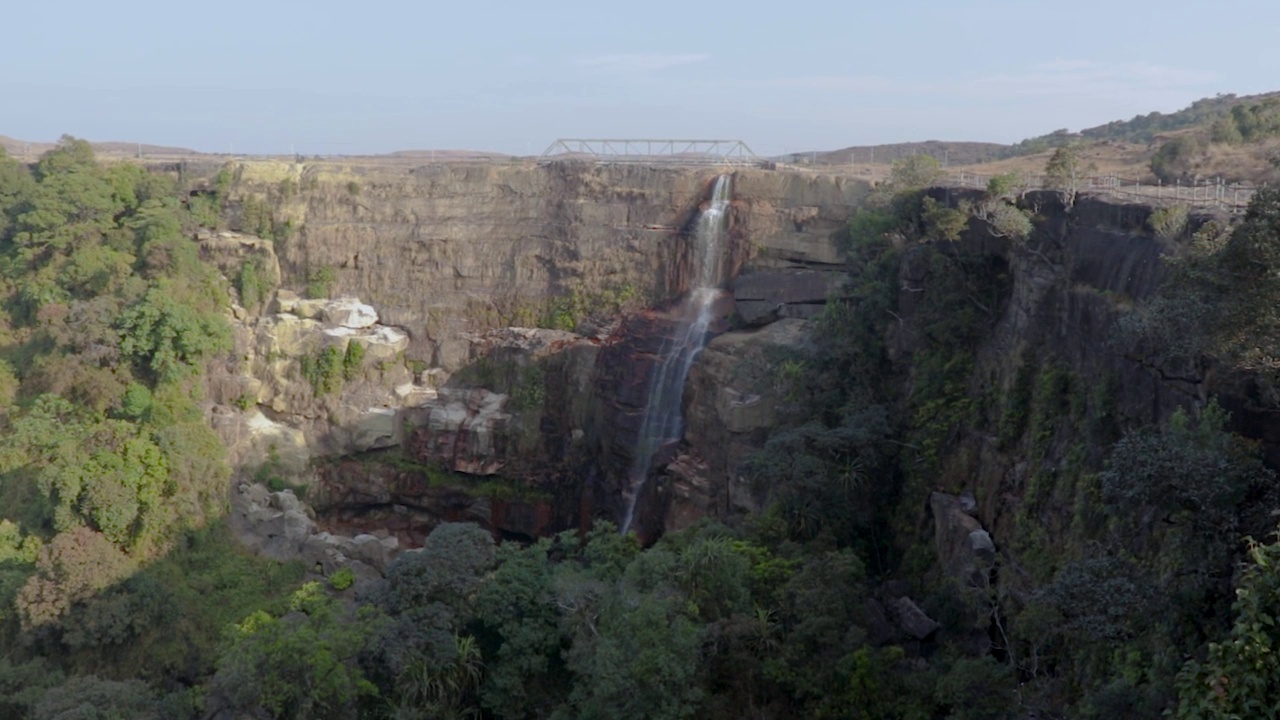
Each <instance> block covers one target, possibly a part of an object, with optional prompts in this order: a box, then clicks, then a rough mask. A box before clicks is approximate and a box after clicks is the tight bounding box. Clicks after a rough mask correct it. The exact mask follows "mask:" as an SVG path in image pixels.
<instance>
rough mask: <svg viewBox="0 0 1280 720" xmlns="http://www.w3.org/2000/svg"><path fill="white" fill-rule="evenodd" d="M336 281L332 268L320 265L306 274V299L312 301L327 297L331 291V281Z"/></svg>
mask: <svg viewBox="0 0 1280 720" xmlns="http://www.w3.org/2000/svg"><path fill="white" fill-rule="evenodd" d="M336 279H337V273H336V272H335V271H334V269H333V267H331V266H329V265H322V266H320V267H318V268H316V269H315V270H312V271H311V272H310V273H308V274H307V297H309V298H311V299H312V300H318V299H320V298H327V297H329V293H330V292H332V291H333V281H334V280H336Z"/></svg>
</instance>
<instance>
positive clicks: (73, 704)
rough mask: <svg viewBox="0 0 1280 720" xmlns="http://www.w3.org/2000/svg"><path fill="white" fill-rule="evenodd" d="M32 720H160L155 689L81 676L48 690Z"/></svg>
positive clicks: (126, 682)
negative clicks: (152, 690)
mask: <svg viewBox="0 0 1280 720" xmlns="http://www.w3.org/2000/svg"><path fill="white" fill-rule="evenodd" d="M31 720H160V714H159V708H158V707H157V703H156V700H155V696H154V695H153V694H152V693H151V689H150V688H148V687H147V686H146V685H145V684H144V683H142V682H140V681H138V680H124V681H117V680H103V679H102V678H99V677H96V676H93V675H80V676H76V677H73V678H71V679H69V680H67V681H66V682H65V683H63V684H62V685H59V686H57V687H54V688H50V689H49V690H46V691H45V693H44V696H43V697H42V698H41V699H40V701H39V702H38V703H36V704H35V707H34V708H33V709H32V713H31Z"/></svg>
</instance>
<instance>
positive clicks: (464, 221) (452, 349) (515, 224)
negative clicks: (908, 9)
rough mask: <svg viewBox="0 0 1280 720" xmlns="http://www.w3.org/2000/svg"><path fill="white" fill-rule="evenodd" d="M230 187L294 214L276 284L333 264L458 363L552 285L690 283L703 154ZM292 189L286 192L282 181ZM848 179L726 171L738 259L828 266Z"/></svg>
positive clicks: (339, 168)
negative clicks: (681, 159)
mask: <svg viewBox="0 0 1280 720" xmlns="http://www.w3.org/2000/svg"><path fill="white" fill-rule="evenodd" d="M238 176H239V178H240V179H239V181H238V183H237V185H236V194H237V196H238V197H241V198H244V197H249V196H254V197H257V198H267V199H268V200H269V201H270V202H271V203H272V205H273V206H274V207H275V209H276V212H277V220H280V221H283V220H285V219H288V220H290V221H292V225H293V226H294V227H297V228H300V229H299V230H298V232H297V233H296V234H295V235H292V236H290V237H287V238H285V239H283V240H278V241H277V243H276V247H277V252H278V253H279V256H280V263H281V266H282V268H283V274H284V284H285V287H290V288H295V289H296V288H300V287H301V286H302V285H303V284H305V281H306V277H307V274H308V272H310V271H312V270H315V269H317V268H320V267H332V268H335V269H336V280H335V287H334V291H335V293H336V294H350V295H354V296H358V297H359V298H361V299H362V300H363V301H364V302H366V303H369V304H371V305H373V306H374V307H376V308H377V309H378V312H379V314H380V319H381V322H382V323H384V324H387V325H392V326H396V327H400V328H404V329H405V330H406V331H407V332H408V334H409V336H410V345H409V349H408V356H409V357H410V358H413V359H416V360H420V361H423V362H426V363H427V364H428V365H431V366H435V367H442V368H444V369H445V370H446V371H448V372H456V371H458V370H459V369H461V368H462V367H464V366H465V365H466V364H467V363H468V362H469V361H470V360H471V358H472V353H471V351H470V349H469V347H468V345H469V343H468V341H467V339H466V336H467V335H468V334H474V333H477V332H483V331H486V330H491V329H494V328H498V327H503V326H509V325H517V326H518V325H529V324H533V321H534V320H535V319H537V318H539V317H541V316H542V315H543V314H544V313H545V312H546V310H547V308H548V303H549V301H550V300H551V298H553V297H559V296H564V295H566V294H569V293H572V292H576V293H578V294H579V296H581V297H585V298H591V297H594V296H598V295H600V294H602V293H615V294H618V293H623V294H625V295H627V296H628V297H633V298H635V304H636V306H637V307H643V306H645V305H659V304H662V302H663V301H665V300H670V299H672V298H674V297H675V296H677V295H678V294H679V293H680V292H682V291H683V290H684V289H685V283H686V279H685V278H684V277H683V272H682V266H683V264H684V263H683V258H684V255H685V247H686V246H687V236H686V235H684V234H683V233H684V232H685V231H686V230H687V228H686V227H685V224H686V223H687V222H688V221H689V220H690V218H692V217H693V216H694V215H696V211H697V209H698V206H699V204H700V203H702V202H703V201H704V200H705V199H706V197H707V191H708V186H709V184H710V183H711V182H712V181H713V180H714V177H715V171H714V170H711V171H709V170H708V169H706V168H697V167H693V168H689V167H683V168H682V167H650V166H639V165H615V166H600V165H595V164H591V163H551V164H547V165H536V164H532V163H530V164H512V165H503V164H483V165H482V164H465V163H441V164H434V165H424V166H418V167H410V166H407V165H405V166H394V165H393V166H383V167H377V166H369V167H361V166H343V165H340V164H336V163H313V164H312V163H309V164H292V165H290V164H284V163H247V164H245V165H244V166H242V167H241V168H240V170H239V172H238ZM285 182H288V183H289V184H290V187H292V188H298V190H296V191H291V192H290V193H288V194H285V193H282V192H281V191H280V189H279V188H280V186H281V185H282V184H283V183H285ZM867 191H868V184H867V183H866V182H865V181H862V180H857V179H847V178H837V177H833V176H827V175H818V174H788V173H784V172H777V171H768V170H757V169H739V170H735V171H734V203H733V208H734V210H733V225H734V229H733V234H734V236H735V237H737V238H739V239H744V240H749V244H747V243H745V242H743V243H739V244H738V245H737V246H736V247H737V248H738V252H737V254H736V255H735V257H734V258H733V259H734V264H735V268H736V266H737V265H741V264H742V263H743V262H745V261H746V255H747V254H748V253H750V252H752V250H753V249H754V251H755V252H756V253H758V254H760V255H761V256H762V257H761V258H758V259H757V261H756V264H761V263H765V264H769V265H776V266H793V265H795V264H796V263H802V264H813V263H818V264H824V263H825V264H836V263H839V262H840V258H839V252H838V250H837V248H836V245H835V243H834V242H833V241H832V237H831V236H832V234H833V233H835V232H836V231H837V230H839V229H840V228H842V227H843V226H844V223H845V222H847V219H848V215H849V212H850V210H851V208H852V207H853V206H854V205H856V204H857V202H858V201H859V200H860V199H861V198H862V197H863V196H864V195H865V194H866V193H867Z"/></svg>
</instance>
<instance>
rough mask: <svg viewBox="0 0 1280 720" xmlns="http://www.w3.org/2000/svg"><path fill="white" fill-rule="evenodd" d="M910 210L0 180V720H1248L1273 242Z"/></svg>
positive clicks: (896, 182)
mask: <svg viewBox="0 0 1280 720" xmlns="http://www.w3.org/2000/svg"><path fill="white" fill-rule="evenodd" d="M915 163H916V161H911V163H903V164H900V165H895V167H894V174H893V176H892V177H890V178H889V179H887V180H885V181H883V182H880V183H877V184H875V185H872V184H871V183H869V182H867V181H865V180H864V179H862V178H859V177H849V176H844V175H840V174H835V173H827V172H818V171H813V170H808V169H795V168H793V169H776V168H771V169H766V168H763V167H734V168H714V167H706V166H696V165H689V166H676V165H668V166H656V165H655V166H645V165H628V164H616V165H608V164H595V163H586V162H574V161H569V162H552V163H543V164H538V163H534V162H496V161H486V162H438V163H425V164H424V163H422V162H418V161H416V160H412V159H394V158H391V159H383V160H380V161H377V162H362V161H359V160H355V159H350V160H348V159H337V160H328V161H324V160H315V161H305V160H296V161H294V162H283V161H246V162H233V163H218V164H210V165H208V166H201V165H199V164H198V163H191V164H179V165H172V166H170V165H165V166H161V167H158V168H152V170H151V171H150V172H149V173H147V172H143V171H142V170H141V169H140V168H136V167H134V166H130V165H127V164H120V165H106V164H100V163H98V162H96V161H95V160H94V159H93V157H92V154H91V153H89V152H87V147H86V146H84V145H82V144H78V141H67V142H65V143H64V144H63V145H60V146H59V148H58V149H57V150H55V151H54V152H52V153H51V154H50V156H49V157H48V158H46V159H45V160H42V161H41V163H40V164H39V165H37V166H34V167H30V168H28V167H25V166H21V165H19V164H17V163H12V162H9V161H7V160H6V159H5V158H2V157H0V211H2V212H0V220H3V223H0V235H3V237H4V240H5V245H4V246H3V247H4V251H3V259H4V264H3V267H2V268H0V269H2V270H3V280H4V282H3V283H0V290H4V292H7V295H5V298H7V300H6V302H5V303H3V304H0V311H2V312H3V317H4V318H5V320H6V323H7V324H5V325H3V328H0V329H3V330H4V333H7V334H4V338H6V339H5V341H4V344H3V350H4V357H3V359H4V361H5V362H4V363H0V381H2V382H0V390H4V391H5V392H6V393H8V394H7V395H5V396H4V397H5V398H7V402H6V404H5V406H4V407H3V408H2V409H3V412H2V413H0V423H3V427H4V428H5V430H6V432H5V433H4V434H3V436H0V500H3V502H0V600H3V602H0V639H2V640H3V641H4V648H5V651H4V652H3V653H0V714H4V715H5V716H6V717H9V716H12V717H18V718H24V720H25V719H26V718H40V719H41V720H43V719H44V718H57V720H62V716H59V715H56V714H51V713H53V712H54V711H53V710H49V708H51V707H54V708H57V707H61V706H60V705H55V704H54V703H55V702H57V703H61V702H63V701H64V699H67V698H70V699H68V700H66V702H68V703H72V702H73V701H74V702H80V700H79V698H85V697H89V698H98V699H100V700H94V702H98V703H100V704H101V705H102V707H104V708H110V709H111V710H112V712H116V715H117V716H128V717H143V718H153V717H166V718H167V717H179V718H193V719H194V718H205V717H217V718H220V719H222V718H226V719H228V720H229V719H231V718H239V717H293V718H300V717H334V718H347V717H370V718H379V719H381V718H387V717H393V716H394V717H419V716H449V715H452V716H466V715H470V716H477V715H478V716H480V717H494V718H497V717H503V718H557V717H619V718H635V719H636V720H639V719H640V718H645V719H648V718H664V719H665V718H672V719H676V718H688V717H710V718H726V719H727V718H739V717H758V718H783V717H809V716H813V717H850V716H852V717H876V718H899V719H901V720H906V719H908V718H926V717H927V718H943V717H957V718H960V717H964V718H992V719H993V720H994V719H995V718H1020V719H1022V718H1026V719H1029V718H1033V717H1037V718H1047V717H1082V718H1099V719H1100V718H1108V719H1110V718H1134V719H1135V720H1136V719H1138V718H1149V717H1156V716H1159V715H1160V714H1161V713H1165V712H1166V711H1167V712H1168V713H1170V714H1174V715H1175V716H1177V717H1180V718H1184V719H1185V720H1201V719H1202V718H1203V719H1205V720H1208V719H1209V718H1213V719H1214V720H1216V719H1217V718H1219V717H1227V716H1230V713H1231V712H1234V713H1235V714H1236V716H1241V717H1243V716H1249V715H1248V713H1246V712H1243V711H1238V709H1239V708H1240V707H1247V703H1248V702H1252V701H1253V700H1252V699H1251V698H1252V696H1251V695H1249V693H1252V692H1253V690H1251V689H1250V688H1253V687H1255V685H1250V684H1249V683H1248V682H1240V683H1234V682H1233V683H1228V684H1224V683H1225V681H1224V680H1223V679H1224V678H1227V679H1232V678H1259V677H1270V676H1267V675H1266V673H1267V672H1268V671H1267V670H1266V669H1265V668H1263V669H1262V670H1259V669H1258V668H1257V667H1256V666H1249V667H1244V666H1243V665H1241V664H1240V663H1239V658H1238V657H1237V656H1235V655H1233V654H1232V652H1231V650H1230V649H1231V648H1235V647H1249V648H1253V647H1265V646H1266V643H1268V642H1271V638H1272V636H1273V635H1274V632H1273V631H1272V630H1267V629H1265V628H1266V627H1269V626H1267V624H1266V622H1265V621H1263V620H1261V619H1259V617H1260V616H1259V613H1261V614H1262V615H1266V614H1267V613H1269V612H1270V611H1269V610H1268V608H1269V607H1271V605H1269V604H1268V603H1271V602H1272V600H1271V599H1272V598H1275V597H1280V594H1277V593H1276V591H1275V588H1276V587H1280V584H1277V583H1275V577H1274V573H1273V572H1271V571H1270V570H1269V568H1272V567H1274V564H1273V563H1274V557H1273V556H1274V555H1276V554H1277V553H1280V545H1277V544H1268V543H1267V542H1266V541H1263V540H1256V541H1255V540H1245V539H1244V538H1255V539H1261V538H1266V537H1268V533H1271V532H1273V531H1274V526H1275V512H1276V508H1277V507H1278V506H1280V488H1278V487H1277V483H1276V480H1275V472H1274V468H1275V467H1276V466H1277V465H1280V430H1278V426H1277V425H1276V423H1275V420H1274V418H1275V417H1277V415H1276V410H1277V408H1280V393H1278V392H1277V391H1276V387H1277V382H1280V379H1277V377H1276V375H1275V373H1274V367H1275V366H1276V364H1275V361H1274V357H1273V356H1274V353H1273V352H1272V350H1271V349H1272V348H1274V347H1275V346H1276V344H1277V343H1280V336H1278V335H1277V334H1276V332H1275V328H1276V327H1280V324H1278V323H1277V321H1276V318H1275V312H1274V310H1273V308H1275V307H1280V302H1278V300H1280V282H1277V281H1276V278H1277V277H1280V274H1277V273H1276V271H1275V269H1276V267H1277V265H1278V264H1280V263H1278V261H1277V259H1276V258H1277V257H1280V256H1277V254H1276V252H1275V246H1276V238H1280V193H1276V192H1274V191H1268V190H1261V191H1259V192H1258V194H1257V196H1256V197H1255V198H1254V200H1253V202H1252V203H1251V204H1250V206H1249V208H1248V211H1247V212H1245V213H1243V214H1232V213H1231V212H1230V211H1229V210H1221V209H1213V208H1191V207H1187V206H1182V205H1176V204H1172V203H1165V204H1162V205H1159V206H1153V205H1145V204H1135V203H1126V202H1123V201H1119V200H1116V199H1114V198H1110V197H1106V196H1101V195H1090V194H1088V193H1084V192H1081V193H1075V192H1067V191H1049V190H1038V191H1031V190H1022V189H1017V188H1016V187H1015V186H1016V183H1012V182H994V183H991V184H989V185H988V187H987V188H986V189H985V190H984V189H965V188H959V187H949V186H946V185H938V184H937V183H936V182H927V181H924V180H919V178H920V177H922V174H921V173H919V172H913V170H920V169H921V168H920V167H916V166H915ZM926 165H927V163H926ZM923 169H925V170H928V169H929V168H928V167H924V168H923ZM935 169H936V168H935ZM926 175H927V174H926ZM913 180H914V181H913ZM228 491H229V497H228ZM619 530H622V532H619ZM1249 597H1254V598H1261V600H1260V601H1259V603H1257V604H1253V603H1248V602H1242V601H1240V598H1249ZM1233 600H1235V602H1233ZM1268 617H1269V615H1268ZM1278 676H1280V675H1278ZM1260 682H1262V681H1260ZM1265 682H1270V681H1269V680H1266V681H1265ZM1265 682H1262V684H1261V685H1256V687H1262V688H1263V691H1262V692H1263V694H1264V695H1265V694H1266V692H1269V691H1268V690H1266V688H1267V687H1269V686H1267V685H1266V684H1265ZM1228 687H1230V688H1231V691H1228V689H1227V688H1228ZM1236 689H1239V692H1240V693H1243V694H1241V695H1239V696H1237V695H1233V694H1231V693H1232V692H1235V691H1236ZM1220 690H1221V692H1219V691H1220ZM82 705H83V704H81V705H74V707H77V708H78V707H82ZM95 707H96V706H95ZM119 708H126V709H127V710H119ZM1206 708H1207V710H1206ZM1219 710H1221V711H1222V713H1227V715H1223V714H1214V713H1217V712H1218V711H1219ZM58 712H61V710H58ZM104 712H105V711H104Z"/></svg>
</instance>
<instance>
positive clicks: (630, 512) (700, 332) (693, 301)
mask: <svg viewBox="0 0 1280 720" xmlns="http://www.w3.org/2000/svg"><path fill="white" fill-rule="evenodd" d="M732 185H733V181H732V179H731V178H730V176H728V175H721V176H719V177H717V178H716V184H715V187H714V189H713V190H712V191H711V204H710V205H708V206H707V208H706V209H705V210H703V211H702V214H701V215H700V216H699V217H698V223H697V228H696V232H695V233H694V237H693V243H694V246H693V262H694V268H693V275H692V277H693V282H692V286H691V288H690V291H689V294H688V296H686V297H685V298H684V300H682V301H681V302H680V305H679V306H678V308H677V310H676V316H677V318H678V324H677V325H676V328H675V332H673V333H672V334H671V337H670V338H668V339H667V340H666V341H664V342H663V344H662V355H661V364H660V365H659V366H658V368H657V369H656V371H654V373H653V374H652V375H651V376H650V377H649V395H648V399H647V401H646V402H645V410H644V420H643V421H641V423H640V437H639V438H638V439H637V441H636V452H635V460H634V462H633V463H632V465H631V470H630V472H629V473H628V475H627V485H628V489H627V492H626V499H627V514H626V517H625V518H624V519H623V521H622V532H623V533H624V534H625V533H626V532H627V531H629V530H630V529H631V522H632V521H633V520H634V519H635V511H636V501H637V500H638V499H639V498H640V491H641V490H642V489H643V488H644V483H645V480H647V479H648V477H649V470H650V469H651V468H652V466H653V458H654V455H656V454H657V452H658V450H660V449H661V448H662V446H663V445H665V444H667V443H668V442H672V441H675V440H679V439H680V435H681V433H682V432H683V431H684V428H683V425H684V422H683V421H684V418H683V416H682V415H681V413H680V402H681V400H682V398H683V397H684V382H685V379H686V378H687V377H688V376H689V368H690V367H692V366H693V361H694V359H695V358H697V356H698V353H699V352H700V351H701V350H702V347H703V346H704V345H705V344H706V342H707V328H708V327H709V326H710V324H711V319H712V311H713V307H714V305H715V300H716V297H717V296H718V295H719V293H720V289H719V288H720V284H721V283H722V282H724V265H725V249H726V248H725V245H726V244H727V243H726V242H725V235H726V232H725V226H726V223H727V220H728V214H729V200H730V195H731V194H732V190H733V189H732Z"/></svg>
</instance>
